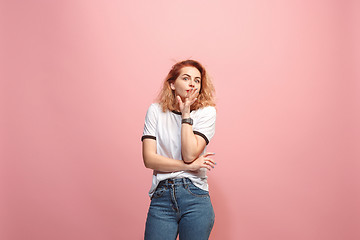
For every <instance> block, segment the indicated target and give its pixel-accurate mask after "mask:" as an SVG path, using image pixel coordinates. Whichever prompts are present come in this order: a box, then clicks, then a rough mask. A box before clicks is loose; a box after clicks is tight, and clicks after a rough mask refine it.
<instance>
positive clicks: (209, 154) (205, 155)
mask: <svg viewBox="0 0 360 240" xmlns="http://www.w3.org/2000/svg"><path fill="white" fill-rule="evenodd" d="M211 155H215V153H214V152H213V153H205V154H204V155H203V156H204V157H207V156H211Z"/></svg>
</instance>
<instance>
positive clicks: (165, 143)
mask: <svg viewBox="0 0 360 240" xmlns="http://www.w3.org/2000/svg"><path fill="white" fill-rule="evenodd" d="M190 117H191V118H192V119H193V132H194V134H197V135H199V136H201V137H203V138H204V139H205V141H206V145H207V144H208V143H209V141H210V140H211V138H212V137H213V136H214V134H215V120H216V109H215V107H211V106H208V107H204V108H200V109H198V110H194V111H191V112H190ZM181 119H182V118H181V113H180V112H176V111H172V112H171V111H166V112H163V111H162V108H161V106H160V104H158V103H153V104H151V105H150V107H149V109H148V110H147V113H146V117H145V125H144V132H143V136H142V138H141V140H143V139H145V138H151V139H155V140H156V150H157V154H159V155H162V156H164V157H168V158H172V159H177V160H180V161H182V156H181ZM205 150H206V147H205V149H204V151H203V153H204V152H205ZM206 171H207V169H206V168H201V169H200V170H198V171H197V172H190V171H178V172H171V173H168V172H166V173H164V172H159V171H156V170H154V172H153V179H152V186H151V189H150V191H149V196H150V197H151V196H152V195H153V193H154V191H155V189H156V187H157V185H158V184H159V182H160V181H162V180H165V179H168V178H183V177H186V178H189V179H190V180H191V181H192V182H193V183H194V185H196V186H197V187H199V188H201V189H203V190H206V191H208V190H209V187H208V183H207V176H206Z"/></svg>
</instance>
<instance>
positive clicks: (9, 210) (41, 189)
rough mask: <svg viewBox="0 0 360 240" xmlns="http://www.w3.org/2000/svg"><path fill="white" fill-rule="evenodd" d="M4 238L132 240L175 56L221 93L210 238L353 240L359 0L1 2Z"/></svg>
mask: <svg viewBox="0 0 360 240" xmlns="http://www.w3.org/2000/svg"><path fill="white" fill-rule="evenodd" d="M0 9H1V10H0V23H1V28H0V31H1V32H0V36H1V37H0V74H1V75H0V79H1V81H0V84H1V85H0V126H1V127H0V154H1V155H0V158H1V161H0V190H1V192H0V222H1V225H0V239H4V240H24V239H26V240H49V239H51V240H63V239H69V240H78V239H86V240H98V239H109V240H110V239H142V236H143V230H144V223H145V219H146V213H147V208H148V205H149V198H148V196H147V192H148V190H149V188H150V185H151V174H152V173H151V170H149V169H146V168H145V167H144V166H143V163H142V157H141V141H140V137H141V134H142V130H143V123H144V117H145V112H146V110H147V107H148V106H149V105H150V103H151V102H152V101H153V99H154V98H155V97H156V95H157V93H158V91H159V88H160V86H161V83H162V81H163V79H164V77H165V76H166V74H167V72H168V71H169V69H170V67H171V66H172V65H173V64H174V63H175V61H178V60H183V59H187V58H194V59H197V60H199V61H200V62H202V63H203V64H204V65H205V66H206V67H207V69H208V71H209V73H210V75H211V76H212V77H213V81H214V84H215V87H216V90H217V103H218V105H217V107H218V118H217V129H216V130H217V132H216V135H215V138H214V139H213V141H212V142H211V143H210V145H209V147H208V150H209V151H214V152H216V161H217V162H218V165H217V167H216V169H215V170H214V171H212V172H210V174H209V182H210V191H211V196H212V201H213V204H214V208H215V213H216V223H215V226H214V230H213V232H212V235H211V239H230V240H232V239H234V240H237V239H241V240H264V239H266V240H289V239H291V240H355V239H360V204H359V202H360V177H359V171H360V163H359V159H360V152H359V149H360V147H359V146H360V141H359V140H360V126H359V122H360V116H359V109H360V97H359V96H360V84H359V79H360V70H359V69H360V67H359V65H360V48H359V42H360V30H359V29H360V4H359V1H355V0H354V1H343V0H338V1H336V0H332V1H331V0H329V1H325V0H322V1H321V0H319V1H314V0H308V1H304V0H295V1H286V0H283V1H278V0H276V1H265V0H251V1H238V0H233V1H211V0H191V1H190V0H181V1H180V0H172V1H169V0H163V1H159V0H154V1H85V0H62V1H45V0H44V1H10V0H8V1H1V3H0Z"/></svg>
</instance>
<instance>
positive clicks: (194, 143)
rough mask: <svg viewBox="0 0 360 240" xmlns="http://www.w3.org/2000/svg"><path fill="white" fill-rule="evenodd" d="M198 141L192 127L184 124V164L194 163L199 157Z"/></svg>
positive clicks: (182, 140) (182, 148) (182, 134)
mask: <svg viewBox="0 0 360 240" xmlns="http://www.w3.org/2000/svg"><path fill="white" fill-rule="evenodd" d="M198 148H199V147H198V140H197V138H196V136H195V134H194V132H193V129H192V126H191V125H189V124H186V123H183V124H182V126H181V154H182V157H183V161H184V162H192V161H194V160H195V159H196V158H197V157H198V156H199V152H198Z"/></svg>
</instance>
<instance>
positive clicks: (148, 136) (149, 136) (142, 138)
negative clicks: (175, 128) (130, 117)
mask: <svg viewBox="0 0 360 240" xmlns="http://www.w3.org/2000/svg"><path fill="white" fill-rule="evenodd" d="M145 138H150V139H154V140H156V137H154V136H151V135H144V136H142V137H141V141H143V140H144V139H145Z"/></svg>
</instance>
